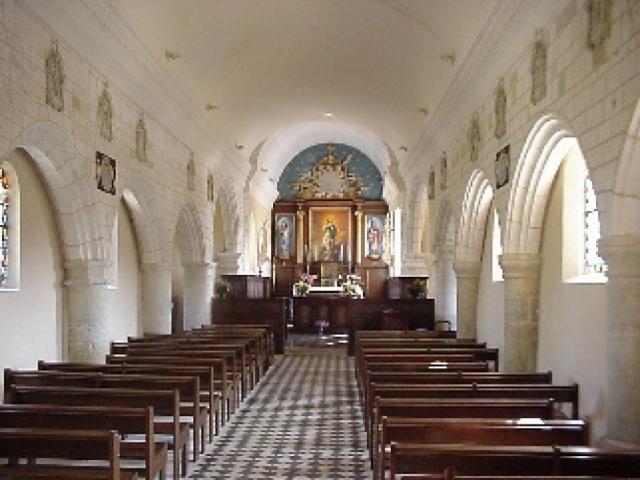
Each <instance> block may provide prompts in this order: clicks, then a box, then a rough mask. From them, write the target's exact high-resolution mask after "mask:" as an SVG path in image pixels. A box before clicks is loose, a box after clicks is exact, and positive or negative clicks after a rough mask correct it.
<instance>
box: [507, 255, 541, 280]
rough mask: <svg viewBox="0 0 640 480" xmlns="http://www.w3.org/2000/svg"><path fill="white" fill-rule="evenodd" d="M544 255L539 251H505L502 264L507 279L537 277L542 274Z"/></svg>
mask: <svg viewBox="0 0 640 480" xmlns="http://www.w3.org/2000/svg"><path fill="white" fill-rule="evenodd" d="M541 260H542V257H541V256H540V255H539V254H537V253H503V254H502V255H500V260H499V261H500V266H501V267H502V273H503V275H504V278H505V280H509V279H514V278H523V279H524V278H531V279H533V278H537V277H538V276H539V275H540V264H541Z"/></svg>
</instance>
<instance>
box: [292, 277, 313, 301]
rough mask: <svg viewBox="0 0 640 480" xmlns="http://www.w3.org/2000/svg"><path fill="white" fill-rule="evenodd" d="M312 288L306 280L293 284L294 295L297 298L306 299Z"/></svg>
mask: <svg viewBox="0 0 640 480" xmlns="http://www.w3.org/2000/svg"><path fill="white" fill-rule="evenodd" d="M310 289H311V286H310V285H309V284H308V283H307V282H305V281H304V280H298V281H297V282H296V283H294V284H293V294H294V295H295V296H297V297H306V296H307V294H308V293H309V290H310Z"/></svg>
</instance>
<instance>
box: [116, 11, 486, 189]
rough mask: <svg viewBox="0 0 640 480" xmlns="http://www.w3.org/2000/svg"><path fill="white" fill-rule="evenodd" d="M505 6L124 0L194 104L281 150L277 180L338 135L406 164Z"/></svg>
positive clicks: (225, 128)
mask: <svg viewBox="0 0 640 480" xmlns="http://www.w3.org/2000/svg"><path fill="white" fill-rule="evenodd" d="M497 3H498V2H497V0H180V1H176V0H112V5H113V6H114V8H115V9H116V11H117V12H118V14H119V15H120V16H121V17H122V19H123V20H124V21H125V22H126V23H127V24H128V25H129V26H130V27H131V29H132V30H133V31H134V32H135V34H136V35H137V36H138V37H139V39H140V40H141V41H142V42H143V44H145V45H146V47H147V48H148V49H149V51H150V52H151V53H152V55H153V56H154V57H155V58H156V59H157V61H158V62H159V63H161V64H162V65H163V66H164V68H165V69H166V71H167V72H168V73H169V74H170V75H171V76H172V77H173V79H174V80H175V81H176V83H177V84H178V85H179V86H180V88H182V89H183V90H184V92H185V93H186V94H187V95H188V96H189V97H191V99H192V100H193V102H194V103H195V104H196V105H197V106H200V107H201V108H202V109H203V111H206V110H207V109H206V105H207V104H210V105H212V106H214V107H210V108H209V109H208V111H207V113H206V115H207V117H208V119H209V121H210V127H211V129H212V133H215V134H216V135H218V136H219V138H223V139H224V141H226V142H227V143H228V144H230V145H235V146H236V148H237V149H238V153H240V155H242V156H244V157H245V158H246V159H247V160H250V159H251V157H254V158H253V161H254V162H255V161H256V158H258V157H259V155H258V154H256V153H255V150H256V147H258V146H259V145H260V146H261V145H266V147H267V148H268V149H269V151H271V152H276V156H273V155H272V156H271V157H268V158H264V159H262V160H261V161H259V162H258V163H259V165H257V167H259V170H258V171H259V172H260V171H261V172H264V173H265V175H266V176H270V177H276V178H277V176H278V175H279V173H280V172H281V170H282V168H284V165H285V164H286V162H287V161H288V160H290V158H291V156H293V154H295V153H296V150H299V149H302V148H304V147H305V146H307V145H304V144H305V143H306V144H310V143H313V142H320V141H331V140H332V138H331V137H332V136H336V137H341V138H337V139H336V140H338V141H349V139H351V141H350V143H352V144H356V145H355V146H357V147H359V148H361V149H362V150H363V151H365V152H367V151H368V152H367V153H370V154H371V156H372V158H374V160H376V158H378V159H379V158H380V156H381V155H382V156H384V154H382V153H380V152H382V151H383V150H385V148H384V147H383V146H385V144H386V145H387V146H388V148H389V149H390V150H391V151H392V152H393V155H394V156H396V157H398V158H399V160H400V161H402V158H403V156H405V155H406V154H407V152H406V151H405V149H404V148H402V147H403V146H406V147H408V148H409V149H410V148H411V146H412V145H414V144H415V143H416V141H417V140H418V138H419V137H420V134H421V133H422V132H423V131H424V129H425V127H426V124H427V122H428V120H429V115H430V114H431V113H432V112H434V111H435V110H436V108H437V106H438V104H439V102H440V101H441V100H442V98H443V96H444V94H445V92H446V90H447V87H448V85H449V84H450V83H451V82H452V79H453V78H454V75H455V73H456V69H457V68H459V65H460V64H461V62H462V60H463V59H464V57H465V55H466V54H467V52H468V51H469V49H470V48H471V46H472V45H473V42H474V39H476V37H477V36H478V35H479V33H480V32H481V31H482V28H483V26H484V25H485V22H486V21H487V19H488V17H489V15H490V14H491V12H492V10H493V9H494V7H496V4H497ZM328 114H331V115H328ZM300 132H302V133H300ZM296 135H297V137H296ZM294 137H295V138H294ZM265 140H266V142H265ZM263 142H264V143H263ZM358 143H360V144H359V145H358ZM376 152H378V154H379V155H377V154H376ZM252 153H253V155H252ZM376 155H377V157H376ZM287 157H288V158H287ZM382 163H384V162H382ZM379 166H380V167H381V168H382V169H383V170H384V169H385V165H379Z"/></svg>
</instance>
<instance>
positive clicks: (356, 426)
mask: <svg viewBox="0 0 640 480" xmlns="http://www.w3.org/2000/svg"><path fill="white" fill-rule="evenodd" d="M368 462H369V456H368V453H367V450H366V438H365V433H364V428H363V423H362V412H361V410H360V405H359V403H358V393H357V386H356V383H355V376H354V369H353V359H352V358H348V357H347V356H346V354H345V352H344V349H334V348H332V349H328V348H322V347H313V346H306V345H305V346H302V347H294V348H288V349H287V354H286V355H284V356H283V357H280V358H278V360H277V363H276V365H274V366H273V367H272V368H271V370H270V372H269V373H268V375H267V376H266V377H265V378H264V379H263V380H262V381H261V382H260V385H259V386H258V387H257V389H256V391H255V392H254V393H253V394H252V395H251V396H250V397H249V398H248V399H247V400H246V401H245V402H244V404H243V405H242V408H241V409H240V410H238V411H237V412H236V414H235V415H234V416H233V418H232V420H231V422H230V423H229V424H228V425H227V426H226V427H225V428H224V429H223V431H222V433H221V435H220V436H219V437H217V438H216V440H215V441H214V443H213V444H212V445H211V446H210V447H209V449H208V450H207V452H206V454H205V455H204V457H203V459H202V460H200V462H198V464H197V465H196V466H195V468H194V470H193V473H192V474H191V475H190V477H189V478H191V479H247V480H249V479H264V480H273V479H311V478H313V479H325V480H330V479H341V480H349V479H370V478H371V470H370V468H369V463H368Z"/></svg>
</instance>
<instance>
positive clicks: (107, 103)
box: [98, 82, 113, 142]
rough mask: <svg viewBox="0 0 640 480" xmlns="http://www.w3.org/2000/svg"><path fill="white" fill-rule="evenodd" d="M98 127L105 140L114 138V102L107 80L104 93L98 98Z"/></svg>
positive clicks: (108, 140)
mask: <svg viewBox="0 0 640 480" xmlns="http://www.w3.org/2000/svg"><path fill="white" fill-rule="evenodd" d="M98 129H99V131H100V137H101V138H102V139H103V140H106V141H107V142H110V141H111V140H113V104H112V103H111V94H110V93H109V85H108V84H107V82H104V88H103V89H102V94H101V95H100V98H99V99H98Z"/></svg>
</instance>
